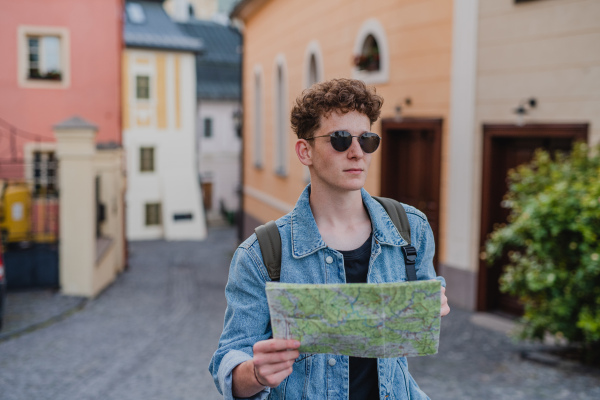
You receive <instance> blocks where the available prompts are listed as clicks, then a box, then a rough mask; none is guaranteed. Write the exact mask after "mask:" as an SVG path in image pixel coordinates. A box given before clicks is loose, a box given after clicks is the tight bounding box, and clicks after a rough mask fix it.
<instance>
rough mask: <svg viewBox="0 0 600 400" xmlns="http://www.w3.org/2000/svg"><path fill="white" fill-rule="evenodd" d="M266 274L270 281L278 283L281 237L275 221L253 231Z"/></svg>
mask: <svg viewBox="0 0 600 400" xmlns="http://www.w3.org/2000/svg"><path fill="white" fill-rule="evenodd" d="M254 232H256V237H257V238H258V244H259V245H260V251H261V252H262V256H263V260H264V261H265V266H266V267H267V272H268V273H269V277H270V278H271V280H272V281H278V280H279V275H280V272H281V236H280V235H279V229H277V224H276V223H275V221H269V222H267V223H266V224H264V225H261V226H259V227H257V228H256V229H254Z"/></svg>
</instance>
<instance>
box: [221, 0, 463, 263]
mask: <svg viewBox="0 0 600 400" xmlns="http://www.w3.org/2000/svg"><path fill="white" fill-rule="evenodd" d="M233 17H234V18H237V19H239V20H241V21H242V22H243V25H244V38H245V39H244V45H245V46H244V62H243V65H244V71H243V93H244V98H243V102H244V110H245V113H244V126H245V130H244V188H243V189H244V200H243V201H244V234H245V235H248V234H250V233H251V232H252V231H253V229H254V227H255V226H257V225H258V224H261V223H264V222H266V221H268V220H271V219H276V218H278V217H280V216H281V215H283V214H285V213H287V212H288V211H290V210H291V209H292V208H293V205H294V203H295V201H296V199H297V197H298V195H299V194H300V192H301V191H302V189H303V188H304V186H305V185H306V183H307V181H308V174H307V171H306V170H305V169H303V167H302V166H301V164H300V163H299V162H298V160H297V159H296V155H295V153H294V150H293V143H294V140H295V136H293V134H292V132H291V129H290V126H289V112H290V109H291V106H292V103H293V101H294V99H295V98H296V97H297V96H298V95H299V94H300V93H301V92H302V90H303V89H304V88H306V87H308V86H310V85H311V84H312V83H314V82H317V81H322V80H326V79H331V78H337V77H353V78H358V79H362V80H364V81H365V82H367V83H368V84H371V85H374V86H376V88H377V92H378V93H379V94H381V95H382V96H383V98H384V99H385V102H384V105H383V110H382V114H381V116H382V121H381V122H378V123H376V124H375V125H374V126H373V131H374V132H376V133H378V134H381V135H382V137H383V144H384V145H383V146H382V151H379V152H376V153H375V155H374V157H373V162H372V165H371V170H370V171H369V177H368V179H367V185H366V189H367V190H368V191H369V192H370V193H372V194H374V195H378V194H382V195H386V196H389V197H394V198H398V199H400V200H401V201H404V202H406V203H409V204H414V205H420V206H421V207H420V208H421V209H422V210H423V211H424V212H426V214H427V216H428V218H429V220H430V222H431V225H432V227H433V229H434V232H435V234H436V237H438V236H439V234H440V232H443V230H444V226H443V218H442V217H443V213H444V207H443V202H442V201H441V199H443V197H444V187H443V186H442V185H441V182H442V181H443V180H442V179H440V172H441V171H442V169H441V166H442V164H441V162H442V160H443V159H444V157H443V156H442V154H443V153H444V140H443V137H444V136H445V135H446V129H447V123H446V121H447V119H448V114H449V98H450V65H451V59H450V53H451V45H452V3H451V2H449V1H447V0H435V1H418V2H415V1H397V0H377V1H371V2H365V1H361V0H352V1H302V0H290V1H261V0H255V1H242V2H241V3H240V4H239V5H238V6H237V7H236V9H235V10H234V12H233ZM399 152H402V154H403V157H401V158H399V157H397V156H396V154H397V153H399ZM414 165H419V166H422V168H419V171H421V175H419V176H408V175H407V174H406V173H404V172H403V171H404V170H405V168H407V167H408V166H414ZM440 244H441V246H440V247H441V254H443V251H444V249H443V243H442V242H440Z"/></svg>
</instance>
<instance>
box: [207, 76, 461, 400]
mask: <svg viewBox="0 0 600 400" xmlns="http://www.w3.org/2000/svg"><path fill="white" fill-rule="evenodd" d="M382 103H383V99H382V98H381V97H379V96H378V95H377V94H375V91H374V90H371V89H369V88H367V87H366V86H365V84H364V83H362V82H361V81H357V80H351V79H334V80H331V81H328V82H323V83H319V84H316V85H313V86H312V87H311V88H310V89H307V90H305V91H304V93H303V94H302V96H300V97H299V98H298V99H297V100H296V105H295V106H294V108H293V110H292V118H291V119H292V127H293V129H294V131H295V133H296V134H297V136H298V141H297V142H296V147H295V149H296V154H297V155H298V159H299V160H300V162H301V163H302V164H304V165H306V166H308V168H309V171H310V177H311V184H310V185H309V186H307V188H306V189H305V190H304V192H303V193H302V195H301V196H300V198H299V199H298V202H297V203H296V206H295V208H294V210H292V212H290V213H289V214H288V215H286V216H284V217H282V218H280V219H279V220H277V221H276V222H277V227H278V229H279V233H280V235H281V241H282V256H281V258H282V259H281V278H280V281H281V282H294V283H344V282H346V283H350V282H369V283H382V282H398V281H405V280H407V279H406V272H405V271H406V270H405V265H404V256H403V254H402V251H401V246H402V245H404V244H405V241H404V240H403V239H402V237H401V236H400V235H399V233H398V231H397V230H396V228H395V226H394V224H393V222H392V221H391V219H390V218H389V216H388V214H387V213H386V212H385V210H384V209H383V207H382V206H381V205H380V204H379V203H378V202H377V201H376V200H374V199H373V198H371V196H370V195H369V194H368V193H367V192H366V191H365V190H364V189H363V186H364V184H365V180H366V178H367V172H368V170H369V165H370V163H371V157H372V154H373V152H374V151H375V150H376V149H377V147H378V146H379V143H380V139H379V136H377V135H376V134H374V133H370V130H371V126H372V124H373V123H374V122H375V121H376V120H377V119H378V118H379V113H380V110H381V105H382ZM401 173H410V171H402V172H401ZM405 209H406V212H407V216H408V220H409V223H410V227H411V238H412V244H413V246H415V248H416V250H417V253H418V256H417V261H416V271H417V278H418V279H419V280H426V279H434V278H436V277H435V271H434V269H433V263H432V260H433V255H434V243H433V234H432V231H431V228H430V226H429V223H428V222H427V219H426V218H425V216H424V215H423V214H422V213H421V212H420V211H418V210H416V209H415V208H413V207H410V206H405ZM437 279H440V280H441V281H442V285H443V286H444V285H445V282H444V280H443V278H441V277H438V278H437ZM268 280H269V275H268V272H267V269H266V267H265V265H264V262H263V258H262V255H261V251H260V247H259V244H258V241H257V239H256V235H255V234H254V235H252V236H250V238H248V239H247V240H246V241H245V242H244V243H242V244H241V245H240V247H239V248H238V249H237V251H236V253H235V255H234V256H233V260H232V262H231V268H230V272H229V281H228V283H227V287H226V289H225V295H226V297H227V311H226V312H225V324H224V328H223V333H222V335H221V339H220V341H219V348H218V349H217V351H216V352H215V354H214V355H213V358H212V360H211V363H210V367H209V369H210V371H211V373H212V374H213V377H214V379H215V383H216V385H217V388H218V389H219V391H220V392H221V393H222V394H223V395H224V397H225V399H233V398H252V399H265V398H267V397H268V396H269V394H270V397H269V398H270V399H310V400H313V399H328V400H330V399H336V400H337V399H339V400H346V399H352V400H354V399H356V400H371V399H389V398H393V399H413V400H414V399H426V398H427V396H426V395H425V394H424V393H423V392H422V391H421V390H420V389H419V387H418V385H417V384H416V382H415V381H414V380H413V379H412V377H411V376H410V374H409V372H408V365H407V362H406V358H404V357H402V358H385V359H364V358H355V357H347V356H340V355H331V354H299V352H298V350H297V349H298V347H299V346H300V343H298V342H297V341H294V340H282V339H272V338H271V337H272V332H271V326H270V319H269V307H268V305H267V299H266V294H265V284H266V282H267V281H268ZM440 312H441V315H442V316H443V315H446V314H448V312H450V308H449V307H448V304H447V299H446V296H445V288H442V304H441V311H440Z"/></svg>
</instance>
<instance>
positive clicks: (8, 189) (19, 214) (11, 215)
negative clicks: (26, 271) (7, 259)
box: [0, 182, 31, 242]
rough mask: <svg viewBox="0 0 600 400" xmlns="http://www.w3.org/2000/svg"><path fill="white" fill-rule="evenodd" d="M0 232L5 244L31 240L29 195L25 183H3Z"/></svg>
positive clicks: (0, 202)
mask: <svg viewBox="0 0 600 400" xmlns="http://www.w3.org/2000/svg"><path fill="white" fill-rule="evenodd" d="M0 231H3V232H5V234H6V237H5V240H6V241H7V242H20V241H24V240H30V239H31V237H30V236H31V193H30V191H29V188H28V187H27V185H26V184H25V183H18V182H17V183H5V184H4V187H3V188H2V192H1V193H0Z"/></svg>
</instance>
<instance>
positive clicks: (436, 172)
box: [381, 120, 441, 266]
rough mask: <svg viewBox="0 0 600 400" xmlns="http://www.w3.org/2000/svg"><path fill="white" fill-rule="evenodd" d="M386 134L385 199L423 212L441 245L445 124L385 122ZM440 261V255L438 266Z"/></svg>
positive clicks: (432, 122)
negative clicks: (442, 139)
mask: <svg viewBox="0 0 600 400" xmlns="http://www.w3.org/2000/svg"><path fill="white" fill-rule="evenodd" d="M386 122H387V123H386ZM382 132H383V140H382V148H383V150H382V173H381V176H382V180H381V195H382V196H385V197H390V198H393V199H396V200H398V201H400V202H402V203H406V204H409V205H411V206H414V207H416V208H418V209H419V210H420V211H422V212H423V213H424V214H425V215H426V216H427V219H428V220H429V224H430V225H431V229H432V230H433V235H434V238H435V242H436V244H437V243H438V238H439V236H438V233H439V208H440V207H439V202H440V198H439V193H440V165H441V160H440V156H441V120H421V121H419V120H409V121H405V122H396V121H386V120H384V121H383V123H382ZM437 261H438V256H437V252H436V255H435V258H434V266H437Z"/></svg>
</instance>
